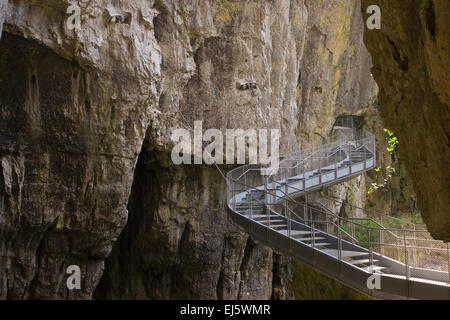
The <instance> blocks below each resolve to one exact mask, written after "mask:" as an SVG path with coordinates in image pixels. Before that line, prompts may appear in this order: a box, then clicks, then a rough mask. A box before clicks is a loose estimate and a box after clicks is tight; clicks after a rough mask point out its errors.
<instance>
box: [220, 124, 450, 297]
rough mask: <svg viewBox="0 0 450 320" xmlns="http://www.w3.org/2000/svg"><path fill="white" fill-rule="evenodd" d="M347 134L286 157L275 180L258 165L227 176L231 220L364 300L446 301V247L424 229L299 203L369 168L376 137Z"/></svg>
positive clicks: (325, 204) (328, 202)
mask: <svg viewBox="0 0 450 320" xmlns="http://www.w3.org/2000/svg"><path fill="white" fill-rule="evenodd" d="M348 131H349V130H348V128H345V127H337V128H335V132H336V133H338V135H337V137H335V139H334V141H333V142H332V143H330V144H327V145H322V146H319V147H317V148H313V149H311V150H308V152H302V153H298V152H297V153H292V154H288V155H286V156H284V157H283V158H282V160H281V161H280V164H279V167H278V168H277V170H273V172H267V170H270V169H263V168H261V167H260V166H258V165H245V166H242V167H238V168H236V169H234V170H232V171H230V172H229V173H228V174H227V189H228V190H227V192H228V194H227V206H228V211H229V213H230V215H231V218H232V220H233V221H234V222H235V223H236V224H237V225H238V226H240V227H241V228H243V229H244V230H245V231H246V232H247V233H249V234H250V235H251V236H252V237H253V238H255V239H256V240H258V241H260V242H262V243H264V244H266V245H267V246H270V247H271V248H273V249H274V250H277V251H279V252H282V253H284V254H286V255H289V256H291V257H293V258H296V259H298V260H299V261H301V262H303V263H305V264H307V265H310V266H311V267H313V268H314V269H316V270H318V271H320V272H322V273H324V274H326V275H328V276H330V277H332V278H334V279H336V280H338V281H340V282H342V283H344V284H345V285H347V286H349V287H351V288H354V289H356V290H358V291H360V292H363V293H365V294H368V295H370V296H373V297H376V298H382V299H450V278H449V269H450V267H449V266H450V257H449V246H448V244H445V243H443V242H441V241H437V240H433V239H432V238H431V236H430V235H429V234H428V232H427V231H426V229H425V228H424V227H423V226H422V225H418V224H413V223H409V222H406V221H403V220H401V219H397V218H394V217H391V216H388V215H385V214H383V213H374V212H370V211H367V210H365V209H363V208H357V207H354V206H350V205H347V204H343V203H339V202H338V201H337V200H333V199H331V198H326V197H319V199H320V200H319V201H317V202H308V201H305V200H306V199H307V197H306V195H307V194H308V193H312V192H315V191H318V190H320V189H322V188H323V187H325V186H328V185H334V184H337V183H340V182H342V181H345V180H347V179H351V178H354V177H356V176H358V175H360V174H362V173H363V172H365V171H368V170H372V169H374V168H375V166H376V153H375V151H376V150H375V138H374V136H373V135H371V134H369V133H367V132H362V133H360V134H359V137H358V139H356V138H354V136H355V135H354V132H353V137H352V135H349V132H348ZM262 170H266V172H265V175H263V174H262ZM267 173H271V174H267ZM302 198H304V199H302ZM330 207H334V208H340V209H341V210H342V209H344V211H345V212H346V213H347V215H346V216H342V215H340V214H338V213H336V212H334V211H333V210H332V209H330Z"/></svg>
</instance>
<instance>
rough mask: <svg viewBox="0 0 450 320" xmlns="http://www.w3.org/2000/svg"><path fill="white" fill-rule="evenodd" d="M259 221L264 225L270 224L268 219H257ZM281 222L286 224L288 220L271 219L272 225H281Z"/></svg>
mask: <svg viewBox="0 0 450 320" xmlns="http://www.w3.org/2000/svg"><path fill="white" fill-rule="evenodd" d="M257 221H258V222H259V223H262V224H264V225H268V224H269V221H267V220H257ZM280 223H282V224H285V223H286V220H281V219H279V220H270V226H275V225H279V224H280Z"/></svg>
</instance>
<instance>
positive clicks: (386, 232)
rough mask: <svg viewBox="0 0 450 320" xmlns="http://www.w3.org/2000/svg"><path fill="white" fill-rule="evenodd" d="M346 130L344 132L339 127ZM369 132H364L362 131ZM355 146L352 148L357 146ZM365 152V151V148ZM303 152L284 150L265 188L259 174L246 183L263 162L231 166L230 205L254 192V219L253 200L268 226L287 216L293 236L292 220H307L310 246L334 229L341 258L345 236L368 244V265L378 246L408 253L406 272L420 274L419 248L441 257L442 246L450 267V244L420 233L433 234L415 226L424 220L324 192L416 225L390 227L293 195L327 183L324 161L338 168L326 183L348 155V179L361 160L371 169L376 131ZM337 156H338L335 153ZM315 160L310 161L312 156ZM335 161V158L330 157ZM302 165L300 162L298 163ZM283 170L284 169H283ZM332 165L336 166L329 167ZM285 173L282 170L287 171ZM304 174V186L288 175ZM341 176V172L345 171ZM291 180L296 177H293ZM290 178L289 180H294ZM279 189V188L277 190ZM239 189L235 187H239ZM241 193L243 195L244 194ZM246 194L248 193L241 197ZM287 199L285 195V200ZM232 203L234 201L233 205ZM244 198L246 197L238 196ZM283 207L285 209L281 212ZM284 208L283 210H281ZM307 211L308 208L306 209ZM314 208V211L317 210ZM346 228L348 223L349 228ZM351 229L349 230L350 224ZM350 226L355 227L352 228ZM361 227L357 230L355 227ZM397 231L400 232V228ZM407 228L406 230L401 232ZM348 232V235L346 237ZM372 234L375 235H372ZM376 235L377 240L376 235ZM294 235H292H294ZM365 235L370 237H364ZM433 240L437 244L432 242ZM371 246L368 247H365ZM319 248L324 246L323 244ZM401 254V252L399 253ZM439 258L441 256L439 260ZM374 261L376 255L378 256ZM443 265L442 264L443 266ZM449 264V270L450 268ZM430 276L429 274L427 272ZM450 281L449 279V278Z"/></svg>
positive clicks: (384, 216)
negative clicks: (355, 156)
mask: <svg viewBox="0 0 450 320" xmlns="http://www.w3.org/2000/svg"><path fill="white" fill-rule="evenodd" d="M341 134H342V132H341ZM364 134H365V132H364ZM351 147H352V150H350V148H351ZM353 148H354V149H353ZM362 149H364V160H362V161H356V162H353V161H352V158H351V156H352V152H355V151H361V150H362ZM342 151H343V152H344V153H345V157H344V158H343V159H342V158H341V157H336V155H337V154H338V153H339V152H342ZM366 152H367V153H366ZM323 153H326V155H325V156H323V155H322V154H323ZM303 154H304V153H303V152H300V153H299V152H294V153H290V154H287V155H285V156H284V158H283V160H282V161H280V163H279V166H278V167H277V172H272V173H271V174H270V175H268V176H267V177H265V178H264V189H262V186H261V184H262V183H261V184H259V182H258V181H259V180H258V179H259V178H258V177H257V176H256V180H254V179H255V177H252V176H250V181H253V182H254V183H256V184H257V186H251V185H250V184H249V183H248V179H247V175H248V174H250V173H252V172H256V171H260V170H261V166H257V165H256V167H255V165H254V164H252V165H246V166H242V167H239V168H236V169H234V170H231V171H230V172H229V173H228V174H227V186H228V195H227V199H228V205H229V206H230V208H231V207H233V210H234V211H235V212H236V210H237V209H235V205H236V198H237V196H238V195H239V194H242V195H243V194H245V195H250V197H246V200H245V201H244V203H245V202H247V203H248V202H249V203H250V207H249V209H250V210H249V213H250V219H251V215H252V214H253V213H252V212H253V209H252V207H253V204H254V205H255V206H257V207H263V208H265V210H266V214H267V216H268V219H267V224H266V225H264V226H265V227H267V228H268V230H269V229H271V230H276V228H273V227H272V226H271V225H270V220H271V218H270V216H271V215H272V213H273V214H277V215H279V216H282V217H284V218H285V219H286V228H287V235H288V237H291V228H292V227H291V225H292V222H296V223H303V224H304V225H306V226H307V225H308V222H309V224H310V227H309V228H310V231H311V237H310V238H311V239H312V243H311V247H312V248H315V236H314V234H315V232H314V231H315V230H318V231H321V232H324V233H327V234H329V235H335V236H336V239H337V241H338V257H339V260H341V258H342V245H343V244H342V241H351V243H353V244H358V245H361V246H362V247H363V248H365V247H366V246H368V252H369V257H370V261H371V262H370V265H371V266H372V265H373V261H374V258H373V255H374V253H375V251H374V250H377V248H379V249H380V253H376V254H377V255H381V256H385V257H389V255H392V254H394V255H397V256H394V257H393V258H394V259H396V260H400V261H401V260H402V259H405V268H406V269H405V270H406V271H405V272H406V273H405V275H406V278H407V279H409V278H410V277H411V275H413V276H415V277H419V276H418V275H417V271H414V273H412V271H411V270H410V268H411V265H412V266H414V267H415V266H416V259H417V253H416V251H418V250H428V251H427V254H429V255H430V254H433V252H435V253H436V256H434V257H435V258H436V257H437V258H439V259H440V260H442V259H441V258H442V257H443V256H442V253H443V252H445V251H446V252H447V260H446V261H448V269H450V257H449V255H450V254H449V248H448V247H447V248H443V247H442V246H443V243H442V242H441V241H438V240H433V239H422V238H419V237H417V235H419V236H420V235H422V234H423V235H427V234H429V233H428V232H427V231H426V230H417V229H416V227H419V226H421V225H417V224H414V223H411V222H406V221H403V220H401V219H398V218H395V217H392V216H388V215H386V214H384V213H378V212H376V211H375V210H373V211H369V210H367V209H364V208H360V207H357V206H354V205H351V204H347V203H345V202H342V201H339V200H336V199H333V198H331V197H328V196H324V197H326V198H328V199H329V200H333V201H336V202H337V203H340V204H342V205H345V206H350V207H351V208H354V209H359V210H362V212H363V213H365V214H367V213H370V214H373V213H374V212H375V213H377V214H378V216H380V217H383V218H384V219H386V220H387V219H392V221H396V222H400V223H401V224H402V225H405V226H408V227H409V226H412V227H414V229H413V230H411V229H408V228H390V227H386V226H385V225H383V220H381V222H379V221H377V220H375V219H373V218H371V217H351V218H350V217H341V216H339V215H338V214H337V213H334V212H333V211H332V210H330V209H329V208H328V207H327V206H325V205H324V204H323V203H320V202H312V203H311V202H309V203H308V202H301V201H297V200H295V199H294V198H293V197H292V195H294V194H295V195H296V196H298V194H299V192H302V193H301V194H308V193H309V192H310V191H311V188H314V189H317V187H318V186H319V187H320V186H322V187H323V185H324V184H323V183H322V179H323V175H322V170H321V169H322V168H325V167H330V168H332V166H334V171H335V172H336V173H335V176H334V178H332V179H331V180H330V178H329V176H326V175H325V177H328V178H326V179H327V180H325V182H324V183H325V184H326V183H336V182H338V181H340V178H338V175H337V169H338V168H337V164H338V163H341V164H342V163H343V162H344V161H346V160H348V159H349V160H350V161H349V164H348V165H345V166H344V167H342V169H345V168H350V170H349V171H348V173H345V176H344V179H345V177H351V176H352V174H353V173H352V166H358V165H359V168H361V166H360V163H364V170H363V171H366V170H367V169H370V168H372V167H374V166H375V161H376V160H375V157H376V150H375V141H374V136H373V135H368V136H367V135H366V136H365V137H364V138H362V139H359V140H356V141H349V140H348V139H346V138H344V139H340V140H339V141H335V142H332V143H329V144H327V145H323V146H318V147H315V148H310V150H309V154H308V155H307V156H306V157H305V158H302V155H303ZM293 155H295V156H294V158H291V156H293ZM367 155H368V156H369V158H367ZM333 157H334V158H333ZM329 159H333V160H332V161H329ZM368 159H369V160H370V159H372V160H373V162H371V164H370V168H367V169H366V162H367V161H368ZM288 161H292V162H295V163H294V164H292V165H287V164H288ZM310 161H311V162H310ZM330 162H331V163H330ZM300 166H302V167H300ZM299 167H300V168H301V171H297V170H295V171H294V172H295V175H293V172H292V171H286V170H288V169H290V170H292V169H296V168H299ZM317 169H318V170H319V173H320V174H319V184H317V182H315V184H314V185H313V186H311V184H309V187H306V181H307V180H308V179H311V177H313V176H314V175H316V174H317V173H314V171H315V170H317ZM340 169H341V166H340V167H339V170H340ZM283 170H284V172H283ZM357 170H358V171H355V174H360V173H361V172H363V171H361V169H357ZM331 171H333V170H331ZM236 173H238V177H237V178H234V177H233V175H235V174H236ZM283 173H284V174H283ZM306 173H312V174H311V175H309V178H308V179H307V178H306ZM302 174H303V189H300V188H297V187H295V186H294V185H295V184H298V181H299V180H297V181H295V182H293V183H290V182H289V177H293V176H297V175H298V176H301V175H302ZM326 174H328V171H326ZM283 176H284V178H285V179H284V180H282V179H281V178H279V177H283ZM341 177H342V176H341ZM243 178H244V180H245V183H242V179H243ZM292 180H293V179H292ZM292 180H291V181H292ZM282 181H284V183H283V184H282ZM277 184H278V185H280V184H282V185H283V188H280V187H278V188H273V187H272V185H277ZM236 186H239V187H238V188H236ZM241 186H242V187H244V189H242V187H241ZM254 191H258V192H263V193H264V199H258V198H257V197H256V196H255V195H256V194H257V193H255V192H254ZM273 191H275V192H273ZM236 192H237V193H236ZM242 195H241V196H242ZM258 197H261V194H259V195H258ZM242 199H244V198H242ZM283 199H284V201H281V200H283ZM233 203H234V204H235V205H234V206H233ZM240 203H242V202H240ZM292 204H295V205H296V206H300V207H299V208H300V210H302V209H303V214H304V217H303V218H302V217H301V215H299V214H298V213H297V212H296V211H295V210H293V209H292V208H290V205H292ZM279 212H281V213H279ZM283 213H284V214H283ZM308 213H309V214H308ZM313 213H314V216H313ZM317 215H319V217H320V215H324V216H325V221H324V220H323V219H322V218H321V219H318V218H316V216H317ZM307 217H308V219H309V221H307V220H306V218H307ZM254 221H255V222H258V221H256V220H254ZM363 221H364V222H369V225H367V224H362V222H363ZM324 225H326V231H324V230H321V229H320V228H323V226H324ZM330 226H332V227H333V228H332V229H333V230H332V231H330V230H329V229H330ZM347 228H348V229H347ZM346 229H347V230H346ZM348 230H351V232H350V231H348ZM355 230H357V232H356V231H355ZM396 233H400V235H399V234H396ZM402 233H403V236H402V235H401V234H402ZM407 233H411V234H413V236H412V237H411V236H408V237H407ZM373 236H375V238H373ZM384 236H388V238H389V239H388V240H387V241H386V239H385V238H384ZM267 237H269V233H268V234H267ZM344 237H345V240H344ZM372 238H373V239H372ZM377 238H378V240H377ZM293 239H294V238H293ZM365 239H367V240H365ZM421 241H422V242H424V243H422V244H421V245H417V244H418V243H420V242H421ZM433 245H435V247H431V246H433ZM385 248H386V250H387V249H388V248H391V249H390V250H389V253H387V254H385V251H384V249H385ZM366 249H367V248H366ZM394 249H395V250H397V249H398V250H400V251H392V250H394ZM319 250H320V249H319ZM400 253H402V255H401V256H398V255H399V254H400ZM411 255H412V258H411V259H412V260H411V261H410V257H411ZM401 257H403V258H401ZM440 260H438V261H440ZM375 261H376V260H375ZM439 267H440V266H439ZM448 269H447V271H448ZM425 279H426V278H425ZM449 282H450V281H449Z"/></svg>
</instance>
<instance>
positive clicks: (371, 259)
mask: <svg viewBox="0 0 450 320" xmlns="http://www.w3.org/2000/svg"><path fill="white" fill-rule="evenodd" d="M368 230H369V236H368V246H369V272H370V273H374V270H373V248H372V241H371V240H370V236H371V234H370V229H368Z"/></svg>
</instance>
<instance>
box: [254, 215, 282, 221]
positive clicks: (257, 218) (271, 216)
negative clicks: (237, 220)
mask: <svg viewBox="0 0 450 320" xmlns="http://www.w3.org/2000/svg"><path fill="white" fill-rule="evenodd" d="M245 216H247V217H249V218H250V214H245ZM267 217H269V219H270V218H279V217H280V216H279V215H275V214H271V215H270V216H268V215H267V214H252V216H251V218H252V219H253V220H257V221H259V220H261V219H262V220H267Z"/></svg>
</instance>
